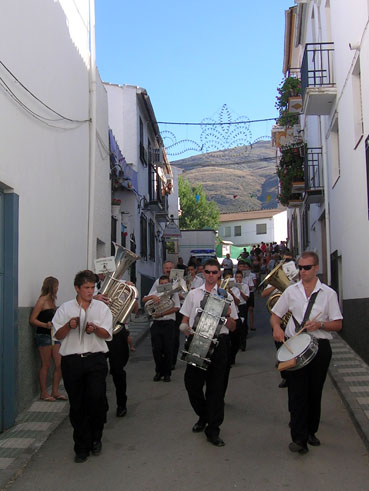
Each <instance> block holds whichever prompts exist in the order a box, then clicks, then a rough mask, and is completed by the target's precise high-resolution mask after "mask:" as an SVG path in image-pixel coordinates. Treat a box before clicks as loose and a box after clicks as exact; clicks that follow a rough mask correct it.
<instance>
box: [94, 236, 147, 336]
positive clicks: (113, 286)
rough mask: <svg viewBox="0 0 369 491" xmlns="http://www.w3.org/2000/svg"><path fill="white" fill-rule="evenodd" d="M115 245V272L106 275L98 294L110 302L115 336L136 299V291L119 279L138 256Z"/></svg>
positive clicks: (121, 327)
mask: <svg viewBox="0 0 369 491" xmlns="http://www.w3.org/2000/svg"><path fill="white" fill-rule="evenodd" d="M114 245H115V250H116V252H115V271H114V273H113V274H111V275H109V274H108V275H106V277H105V280H104V281H103V284H102V285H101V288H100V293H101V294H102V295H106V296H107V297H108V298H109V300H110V302H109V308H110V310H111V313H112V314H113V334H117V333H118V332H119V331H121V330H122V329H123V327H124V323H125V321H126V320H127V318H128V316H129V314H130V313H131V311H132V309H133V306H134V304H135V302H136V300H137V298H138V290H137V288H136V287H134V286H132V285H128V284H127V283H123V282H122V281H121V280H120V278H121V277H122V276H123V274H124V273H125V272H126V271H127V269H128V268H129V267H130V266H131V264H133V263H134V262H135V261H137V259H139V257H140V256H137V255H136V254H134V253H133V252H131V251H130V250H128V249H126V248H125V247H123V246H121V245H117V244H114Z"/></svg>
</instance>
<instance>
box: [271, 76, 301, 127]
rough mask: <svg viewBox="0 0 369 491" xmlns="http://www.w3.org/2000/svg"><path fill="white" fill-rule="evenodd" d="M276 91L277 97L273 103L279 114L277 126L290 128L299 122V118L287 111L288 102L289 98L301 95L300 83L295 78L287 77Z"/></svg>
mask: <svg viewBox="0 0 369 491" xmlns="http://www.w3.org/2000/svg"><path fill="white" fill-rule="evenodd" d="M277 91H278V95H277V97H276V99H277V100H276V103H275V107H276V109H277V110H278V113H279V118H278V119H277V124H279V125H280V126H286V127H289V128H290V127H292V126H294V125H295V124H297V123H298V122H299V116H298V114H295V113H291V112H289V111H288V102H289V99H290V98H291V97H297V96H300V95H301V81H300V80H299V79H298V78H296V77H287V78H285V79H284V80H283V81H282V83H281V85H280V86H279V87H278V88H277Z"/></svg>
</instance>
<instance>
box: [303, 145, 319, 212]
mask: <svg viewBox="0 0 369 491" xmlns="http://www.w3.org/2000/svg"><path fill="white" fill-rule="evenodd" d="M304 175H305V203H306V204H312V203H322V202H323V200H324V188H323V177H322V148H321V147H315V148H313V147H308V148H307V150H306V156H305V162H304Z"/></svg>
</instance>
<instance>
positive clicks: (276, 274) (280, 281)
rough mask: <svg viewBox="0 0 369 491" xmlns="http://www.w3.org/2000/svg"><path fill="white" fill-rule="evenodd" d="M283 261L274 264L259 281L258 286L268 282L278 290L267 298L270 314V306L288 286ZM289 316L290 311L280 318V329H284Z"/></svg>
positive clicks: (288, 282)
mask: <svg viewBox="0 0 369 491" xmlns="http://www.w3.org/2000/svg"><path fill="white" fill-rule="evenodd" d="M283 263H284V261H281V262H280V263H279V264H278V266H276V267H275V268H274V269H272V271H271V272H270V273H269V274H268V275H267V276H266V277H265V278H264V279H263V281H262V282H261V283H260V285H259V286H261V285H262V284H263V283H265V284H268V283H270V284H271V285H273V286H274V288H276V289H277V290H278V292H275V293H272V294H271V295H269V298H268V300H267V304H266V307H267V309H268V312H269V313H270V314H271V313H272V308H273V307H274V305H275V304H276V303H277V302H278V300H279V297H280V296H281V295H282V293H283V292H284V291H285V289H286V288H287V287H288V286H290V280H289V279H288V277H287V275H286V273H285V272H284V271H283V268H282V266H283ZM290 317H291V312H287V313H286V314H285V315H284V316H283V319H282V323H281V327H282V329H285V328H286V326H287V323H288V321H289V319H290Z"/></svg>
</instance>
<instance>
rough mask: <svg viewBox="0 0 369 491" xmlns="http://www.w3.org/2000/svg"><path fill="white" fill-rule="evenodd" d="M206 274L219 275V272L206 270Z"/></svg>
mask: <svg viewBox="0 0 369 491" xmlns="http://www.w3.org/2000/svg"><path fill="white" fill-rule="evenodd" d="M204 273H206V274H218V273H219V271H218V270H216V271H209V270H208V269H204Z"/></svg>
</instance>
